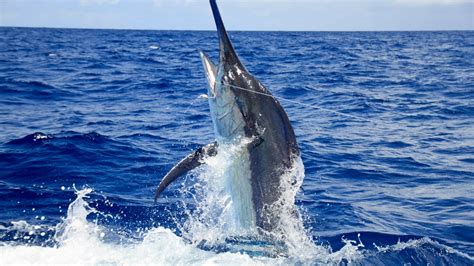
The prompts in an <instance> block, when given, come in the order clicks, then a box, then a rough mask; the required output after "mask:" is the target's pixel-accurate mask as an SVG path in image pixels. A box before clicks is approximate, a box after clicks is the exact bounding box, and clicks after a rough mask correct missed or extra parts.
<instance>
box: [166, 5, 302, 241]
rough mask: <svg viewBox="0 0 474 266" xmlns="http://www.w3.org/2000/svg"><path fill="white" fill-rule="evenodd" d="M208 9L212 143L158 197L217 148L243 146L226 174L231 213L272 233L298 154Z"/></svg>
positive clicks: (282, 116) (279, 115)
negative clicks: (213, 35)
mask: <svg viewBox="0 0 474 266" xmlns="http://www.w3.org/2000/svg"><path fill="white" fill-rule="evenodd" d="M210 3H211V8H212V12H213V15H214V19H215V22H216V26H217V30H218V34H219V40H220V45H219V46H220V55H219V64H217V65H215V64H213V63H212V61H211V60H210V59H209V58H208V57H207V56H206V55H205V54H204V53H202V52H201V58H202V61H203V64H204V69H205V72H206V76H207V80H208V82H209V90H208V99H209V105H210V110H211V116H212V121H213V125H214V131H215V134H216V142H214V143H212V144H209V145H207V146H205V147H203V148H200V149H198V150H197V151H195V152H194V153H193V154H191V155H189V156H188V157H186V158H185V159H183V160H182V161H181V162H180V163H179V164H178V165H176V166H175V167H174V168H173V169H172V170H171V171H170V172H169V173H168V174H167V175H166V176H165V177H164V178H163V180H162V181H161V183H160V186H159V187H158V190H157V197H158V196H159V194H160V193H161V192H162V191H163V190H164V189H165V188H166V187H167V186H168V185H169V184H170V183H171V182H172V181H174V180H175V179H176V178H178V177H179V176H180V175H183V174H185V173H186V172H187V171H189V170H191V169H193V168H195V167H197V166H199V165H201V164H202V163H203V160H202V159H203V158H204V157H205V156H214V155H216V154H217V153H218V152H219V151H218V146H219V145H220V146H222V145H226V144H236V143H241V142H242V141H243V140H244V139H245V140H248V141H247V144H246V146H245V148H244V150H243V151H242V153H241V154H239V155H238V156H235V157H234V158H235V161H234V162H233V163H232V164H231V166H230V167H231V168H232V169H230V171H229V172H230V173H231V177H230V178H231V179H232V180H233V181H232V185H233V186H234V187H232V188H231V192H232V193H231V194H232V198H233V201H234V202H238V204H236V207H235V212H236V213H238V216H239V217H240V218H241V221H240V224H241V226H243V227H254V228H256V229H258V230H259V231H261V230H263V231H264V232H272V231H273V230H275V229H276V228H277V227H278V224H279V222H280V220H279V213H278V209H277V208H275V205H277V204H278V203H279V200H280V198H281V196H282V193H281V183H282V180H281V179H282V177H283V176H284V175H285V173H287V172H288V171H289V170H290V169H291V168H292V167H293V162H294V161H295V159H296V158H299V155H300V152H299V148H298V145H297V142H296V138H295V134H294V131H293V128H292V126H291V124H290V121H289V119H288V116H287V114H286V113H285V111H284V110H283V108H282V107H281V105H280V103H279V102H278V101H277V100H276V99H275V98H274V97H273V96H272V95H271V93H270V92H269V91H268V90H267V89H266V88H265V87H264V86H263V85H262V84H261V83H260V82H259V81H258V80H257V79H256V78H254V77H253V76H252V75H251V74H250V73H249V72H248V71H247V70H246V69H245V67H244V65H243V64H242V63H241V62H240V59H239V58H238V56H237V54H236V53H235V51H234V48H233V46H232V43H231V42H230V40H229V37H228V35H227V32H226V30H225V28H224V24H223V22H222V19H221V15H220V13H219V10H218V8H217V5H216V2H215V0H211V1H210Z"/></svg>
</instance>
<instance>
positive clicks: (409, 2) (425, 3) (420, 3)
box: [395, 0, 474, 5]
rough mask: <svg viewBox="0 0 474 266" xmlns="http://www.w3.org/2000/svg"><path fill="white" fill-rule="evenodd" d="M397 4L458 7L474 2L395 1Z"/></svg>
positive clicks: (453, 0) (449, 0) (435, 0)
mask: <svg viewBox="0 0 474 266" xmlns="http://www.w3.org/2000/svg"><path fill="white" fill-rule="evenodd" d="M395 3H399V4H405V5H458V4H473V3H474V1H473V0H395Z"/></svg>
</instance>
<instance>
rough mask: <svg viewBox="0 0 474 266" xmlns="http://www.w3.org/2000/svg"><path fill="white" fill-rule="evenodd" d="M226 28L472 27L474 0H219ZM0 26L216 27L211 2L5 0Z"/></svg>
mask: <svg viewBox="0 0 474 266" xmlns="http://www.w3.org/2000/svg"><path fill="white" fill-rule="evenodd" d="M218 4H219V6H220V9H221V13H222V16H223V19H224V22H225V24H226V27H227V29H228V30H283V31H372V30H387V31H389V30H474V0H221V1H218ZM0 26H22V27H57V28H106V29H156V30H160V29H170V30H214V29H215V27H214V21H213V19H212V13H211V11H210V7H209V1H208V0H0Z"/></svg>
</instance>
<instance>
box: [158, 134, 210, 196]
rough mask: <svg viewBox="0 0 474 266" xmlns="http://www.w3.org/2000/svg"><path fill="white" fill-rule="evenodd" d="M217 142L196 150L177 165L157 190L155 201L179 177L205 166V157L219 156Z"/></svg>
mask: <svg viewBox="0 0 474 266" xmlns="http://www.w3.org/2000/svg"><path fill="white" fill-rule="evenodd" d="M217 146H218V145H217V142H213V143H211V144H207V145H206V146H203V147H201V148H199V149H197V150H195V151H194V152H193V153H191V154H190V155H188V156H186V158H184V159H183V160H181V161H180V162H179V163H178V164H177V165H175V166H174V167H173V168H172V169H171V170H170V171H169V172H168V173H167V174H166V175H165V177H163V179H162V180H161V182H160V185H158V188H157V189H156V194H155V201H156V199H158V198H159V197H160V194H161V192H163V190H165V188H166V187H168V185H169V184H171V183H172V182H173V181H175V180H176V179H177V178H178V177H180V176H182V175H184V174H186V173H187V172H189V171H191V170H193V169H194V168H196V167H198V166H200V165H202V164H203V162H202V159H203V158H204V157H205V156H215V155H216V154H217Z"/></svg>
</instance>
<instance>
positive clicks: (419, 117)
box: [0, 27, 474, 265]
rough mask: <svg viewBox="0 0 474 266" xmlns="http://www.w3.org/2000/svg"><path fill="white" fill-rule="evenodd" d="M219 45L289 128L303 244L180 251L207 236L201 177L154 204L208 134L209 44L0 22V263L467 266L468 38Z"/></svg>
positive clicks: (473, 56) (368, 35) (238, 36)
mask: <svg viewBox="0 0 474 266" xmlns="http://www.w3.org/2000/svg"><path fill="white" fill-rule="evenodd" d="M230 37H231V39H232V40H233V42H234V45H235V48H236V50H237V53H238V54H239V56H240V57H241V59H242V61H243V63H244V64H245V65H246V67H247V69H248V70H249V71H250V72H251V73H252V74H253V75H255V76H256V77H257V78H258V79H259V80H260V81H261V82H262V83H263V84H264V85H265V86H266V87H267V88H268V89H269V90H270V91H271V92H272V93H273V94H274V95H275V96H276V97H277V98H278V99H279V100H280V102H281V104H282V106H283V107H284V108H285V110H286V111H287V113H288V115H289V117H290V120H291V122H292V124H293V127H294V129H295V132H296V135H297V140H298V143H299V146H300V148H301V151H302V160H303V163H304V170H305V177H304V181H303V183H302V186H301V189H300V192H299V193H298V194H297V196H296V205H297V206H298V208H299V210H300V213H301V214H302V215H301V219H302V222H304V225H305V228H306V232H305V234H306V235H307V236H308V237H309V238H310V239H311V240H312V241H313V242H314V243H313V244H314V246H311V247H308V246H305V247H304V248H303V247H302V248H301V252H300V253H299V254H296V255H295V254H290V255H288V254H286V255H273V256H272V255H269V254H266V253H265V252H260V253H259V252H252V250H251V248H250V250H249V246H250V247H254V248H255V249H258V246H259V245H260V244H259V243H258V241H257V242H255V243H250V244H249V243H247V247H246V248H239V247H238V246H239V245H240V246H241V245H242V243H239V241H234V242H233V241H225V242H223V243H220V244H219V245H205V244H204V245H203V243H202V242H199V241H197V242H196V241H190V240H189V238H188V237H186V236H189V235H190V234H194V235H199V234H201V235H207V236H209V237H210V238H212V237H214V238H216V239H218V236H216V235H218V234H219V232H217V233H216V231H212V230H210V229H209V228H210V227H209V226H208V227H206V228H204V229H203V228H201V229H199V228H194V229H193V230H196V231H199V230H201V231H199V232H186V230H188V229H189V227H185V226H183V225H184V224H186V223H187V221H189V220H196V219H197V220H199V219H200V217H199V215H200V213H202V210H198V207H197V206H198V204H197V203H198V202H196V201H197V200H196V198H195V197H193V195H194V193H196V190H198V189H199V187H196V186H194V185H193V184H195V183H196V182H198V183H199V179H200V178H201V177H202V176H201V175H200V174H199V173H196V172H195V173H191V174H189V175H188V177H186V178H182V179H180V180H181V181H180V182H176V183H175V184H173V185H172V186H170V187H169V188H168V189H167V190H166V191H165V192H164V194H163V197H162V198H161V199H160V200H158V202H157V203H156V204H155V203H154V200H153V198H154V190H155V188H156V186H157V185H158V183H159V181H160V180H161V178H162V177H163V175H164V174H165V173H166V172H167V171H168V170H170V169H171V167H172V166H173V165H174V164H175V163H177V162H178V161H179V160H181V159H182V158H183V157H184V156H186V155H187V154H189V153H190V152H191V151H193V150H194V149H196V148H198V147H199V146H201V145H205V144H207V143H210V142H212V141H213V140H214V132H213V128H212V121H211V119H210V116H209V107H208V103H207V101H206V100H204V99H201V98H199V96H200V95H201V94H204V93H206V90H207V82H206V79H205V76H204V72H203V69H202V64H201V62H200V58H199V54H198V49H202V50H203V51H205V52H206V53H208V54H210V55H211V57H213V58H214V60H215V61H217V55H218V54H217V53H218V41H217V34H216V33H215V32H212V31H209V32H207V31H206V32H205V31H203V32H199V31H137V30H79V29H41V28H8V27H0V198H1V200H0V264H1V265H9V264H21V263H26V264H38V263H40V264H58V263H65V264H69V263H81V264H88V265H90V264H101V265H104V264H106V265H129V264H130V265H134V264H160V265H161V264H181V265H187V264H198V265H200V264H207V265H213V264H214V265H226V264H261V263H263V264H270V265H274V264H282V265H286V264H301V263H302V264H343V265H344V264H354V265H367V264H370V265H403V264H411V265H426V264H430V265H473V264H474V32H472V31H467V32H463V31H459V32H455V31H453V32H231V33H230ZM213 178H216V179H218V178H219V176H215V177H213ZM201 220H202V219H201ZM201 222H202V223H204V224H205V223H206V221H201ZM211 227H212V226H211ZM206 230H207V231H206ZM198 233H199V234H198ZM290 237H293V236H290Z"/></svg>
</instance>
